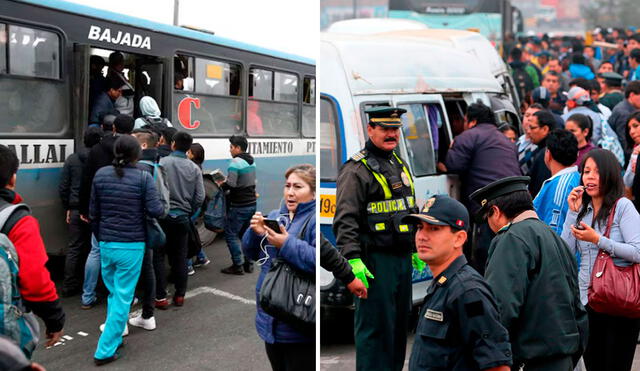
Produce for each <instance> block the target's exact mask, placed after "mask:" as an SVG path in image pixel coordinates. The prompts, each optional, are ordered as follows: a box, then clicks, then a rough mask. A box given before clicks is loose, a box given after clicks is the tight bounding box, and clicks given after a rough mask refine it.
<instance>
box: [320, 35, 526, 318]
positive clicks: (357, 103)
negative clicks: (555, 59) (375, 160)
mask: <svg viewBox="0 0 640 371" xmlns="http://www.w3.org/2000/svg"><path fill="white" fill-rule="evenodd" d="M318 69H319V73H320V76H322V79H321V80H320V91H321V100H320V123H321V124H320V133H321V134H320V178H321V181H320V223H321V227H320V228H321V231H322V233H323V234H324V235H325V236H326V237H327V238H328V239H329V240H330V241H332V242H333V243H335V237H334V235H333V232H332V227H331V226H332V222H333V216H334V214H335V209H336V204H335V199H336V198H335V194H336V178H337V175H338V171H339V169H340V167H341V165H342V164H343V163H344V162H346V161H347V160H348V159H349V158H350V157H351V156H352V155H353V154H355V153H356V152H357V151H359V150H360V149H362V148H363V147H364V144H365V142H366V140H367V136H366V125H367V119H366V117H365V114H364V111H365V110H366V109H367V108H369V107H372V106H375V105H384V104H388V105H391V106H396V107H401V108H404V109H406V110H407V113H406V114H404V115H403V128H402V132H401V140H400V143H399V145H398V148H397V151H399V154H400V155H401V156H402V158H404V159H405V160H406V161H407V162H408V163H409V166H410V169H411V173H412V174H413V176H414V180H415V182H414V183H415V190H416V198H417V202H418V205H419V206H420V205H422V204H423V203H424V201H425V200H426V199H427V198H428V197H429V196H430V195H433V194H442V193H448V194H450V195H451V196H452V197H456V198H459V184H458V179H457V177H456V176H453V175H447V174H439V173H437V172H436V164H437V163H438V161H443V160H444V158H445V155H446V152H447V150H448V149H449V147H450V145H451V142H452V140H453V138H454V137H455V136H456V135H457V134H459V133H461V132H462V130H463V122H464V113H465V112H466V107H467V106H468V105H469V104H471V103H473V102H476V101H477V100H481V101H482V102H483V103H485V104H486V105H489V106H495V105H496V102H506V103H504V104H498V106H500V110H501V112H504V111H505V110H506V111H511V112H509V115H510V116H511V115H513V117H516V118H517V117H518V116H517V112H515V108H513V105H511V104H510V100H509V98H508V97H507V96H506V95H505V94H504V90H503V88H502V87H501V86H500V84H499V83H498V81H497V80H496V79H495V77H494V76H493V74H492V73H491V71H489V70H488V68H487V67H486V64H485V63H482V62H480V61H479V60H478V58H477V57H474V56H473V55H470V54H469V53H465V52H461V51H459V50H456V49H455V48H451V47H449V46H440V45H436V44H434V43H425V42H423V41H422V40H420V39H417V38H407V37H397V36H393V35H353V34H351V35H346V34H329V33H324V34H322V36H321V50H320V63H318ZM431 278H432V277H431V275H430V273H428V272H425V273H423V274H418V272H414V276H413V282H414V285H413V294H414V295H413V298H414V304H417V303H418V302H419V300H420V299H421V298H422V297H423V296H424V292H425V291H424V290H425V286H426V281H427V280H429V279H431ZM320 287H321V304H322V308H323V316H324V315H328V314H329V313H330V312H331V309H334V308H345V307H351V305H352V297H351V295H350V294H349V292H348V291H347V290H346V288H345V287H344V286H343V285H342V284H340V283H338V282H337V281H335V280H334V278H333V275H332V274H331V273H329V272H327V271H325V270H322V269H321V273H320Z"/></svg>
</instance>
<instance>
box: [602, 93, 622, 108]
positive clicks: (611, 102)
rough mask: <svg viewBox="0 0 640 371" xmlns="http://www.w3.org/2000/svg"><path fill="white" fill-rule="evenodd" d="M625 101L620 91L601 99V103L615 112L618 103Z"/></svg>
mask: <svg viewBox="0 0 640 371" xmlns="http://www.w3.org/2000/svg"><path fill="white" fill-rule="evenodd" d="M623 100H624V94H622V92H619V91H614V92H613V93H608V94H605V95H604V96H603V97H602V98H600V103H602V104H603V105H605V106H607V107H608V108H609V109H610V110H613V107H615V106H616V105H617V104H618V103H620V102H622V101H623Z"/></svg>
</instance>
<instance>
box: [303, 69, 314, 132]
mask: <svg viewBox="0 0 640 371" xmlns="http://www.w3.org/2000/svg"><path fill="white" fill-rule="evenodd" d="M303 81H304V82H303V91H304V94H303V98H302V135H303V136H305V137H310V138H313V137H315V136H316V79H314V78H313V77H305V78H304V80H303Z"/></svg>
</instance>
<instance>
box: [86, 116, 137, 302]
mask: <svg viewBox="0 0 640 371" xmlns="http://www.w3.org/2000/svg"><path fill="white" fill-rule="evenodd" d="M133 123H134V120H133V117H131V116H128V115H118V116H116V119H115V120H114V122H113V132H112V134H107V135H105V136H104V137H103V138H102V141H101V142H100V144H98V145H95V146H93V148H91V151H89V157H88V158H87V164H86V167H85V170H84V172H83V174H82V187H81V188H80V218H81V219H82V220H83V221H84V222H85V223H89V219H88V217H87V216H88V215H89V200H90V199H91V183H92V182H93V177H94V176H95V175H96V172H97V171H98V170H99V169H100V168H101V167H104V166H109V165H111V164H112V162H113V157H114V155H113V146H114V144H115V142H116V139H118V137H119V136H120V135H128V134H131V131H132V130H133ZM99 275H100V248H99V247H98V241H97V240H96V238H95V236H94V235H92V236H91V251H90V252H89V256H88V257H87V263H86V264H85V268H84V284H83V286H82V309H91V308H93V306H94V305H95V304H96V300H97V298H96V292H95V291H96V284H97V283H98V276H99Z"/></svg>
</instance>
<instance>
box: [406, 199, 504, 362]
mask: <svg viewBox="0 0 640 371" xmlns="http://www.w3.org/2000/svg"><path fill="white" fill-rule="evenodd" d="M404 220H405V221H406V222H409V223H413V224H416V225H417V231H416V237H415V242H416V249H417V250H418V257H419V258H420V259H421V260H423V261H425V262H427V264H428V265H429V268H431V272H432V273H433V276H434V279H433V280H432V281H431V282H430V286H429V287H428V289H427V295H426V296H425V298H424V302H423V305H422V309H421V311H420V317H419V320H418V327H417V329H416V336H415V340H414V343H413V350H412V351H411V360H410V361H409V370H411V371H414V370H415V371H417V370H501V371H509V369H510V367H509V366H510V365H511V345H510V344H509V335H508V334H507V330H506V329H505V328H504V327H503V326H502V325H501V324H500V315H499V314H498V307H497V304H496V301H495V299H494V297H493V295H492V294H491V290H490V289H489V286H488V285H487V283H486V282H485V281H484V279H483V278H482V276H480V274H478V272H477V271H476V270H475V269H473V268H471V266H469V265H468V264H467V259H466V258H465V256H464V255H463V253H462V246H463V245H464V242H465V241H466V240H467V230H468V228H469V213H468V212H467V209H466V208H465V207H464V205H462V204H461V203H460V202H458V201H456V200H454V199H452V198H451V197H449V196H444V195H437V196H434V197H432V198H430V199H428V200H427V202H426V203H425V205H424V208H423V209H422V211H421V212H420V214H411V215H410V216H407V217H405V218H404Z"/></svg>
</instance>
